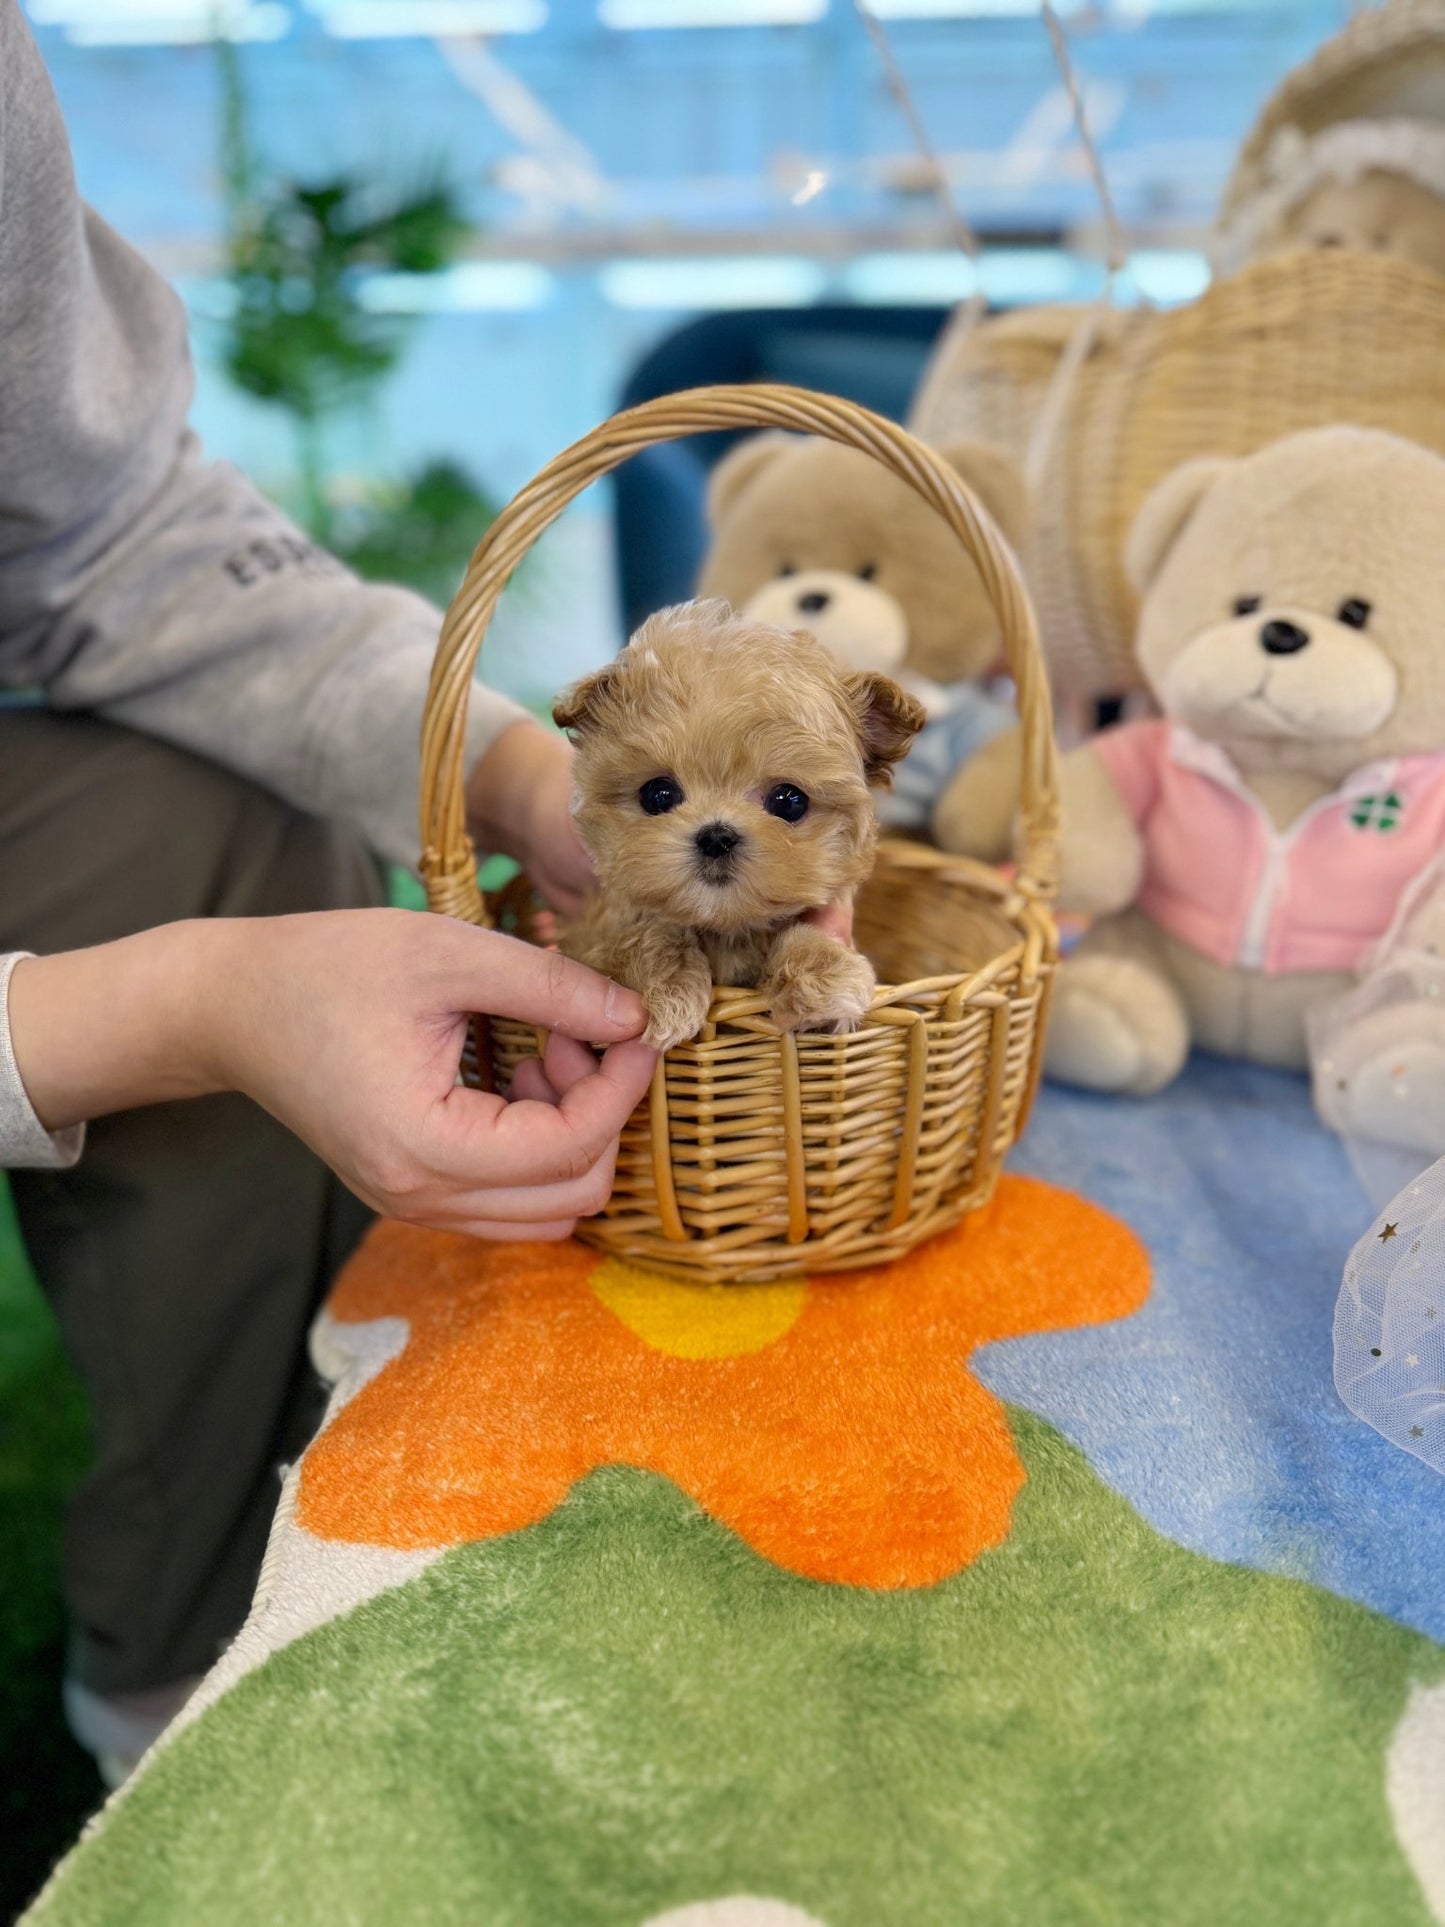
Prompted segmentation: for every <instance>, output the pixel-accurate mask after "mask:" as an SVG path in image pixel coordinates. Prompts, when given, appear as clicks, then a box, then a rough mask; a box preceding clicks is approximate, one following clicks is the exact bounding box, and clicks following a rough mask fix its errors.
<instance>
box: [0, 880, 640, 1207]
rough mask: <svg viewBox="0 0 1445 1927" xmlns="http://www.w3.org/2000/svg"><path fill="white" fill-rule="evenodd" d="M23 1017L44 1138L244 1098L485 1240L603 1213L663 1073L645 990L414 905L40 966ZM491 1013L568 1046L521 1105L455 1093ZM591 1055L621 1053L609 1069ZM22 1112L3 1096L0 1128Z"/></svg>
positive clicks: (139, 944)
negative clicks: (7, 1110) (479, 1025)
mask: <svg viewBox="0 0 1445 1927" xmlns="http://www.w3.org/2000/svg"><path fill="white" fill-rule="evenodd" d="M8 1008H9V1038H10V1042H9V1046H8V1048H9V1050H10V1052H11V1054H12V1056H11V1061H12V1065H13V1068H14V1070H15V1071H16V1072H18V1078H19V1081H20V1083H21V1085H22V1087H23V1093H24V1095H25V1098H26V1103H27V1105H28V1107H29V1110H30V1115H31V1118H32V1119H33V1124H34V1126H36V1127H38V1128H40V1129H41V1130H42V1131H46V1132H60V1131H64V1130H66V1129H68V1128H71V1127H74V1126H76V1125H78V1124H79V1123H81V1121H82V1120H84V1119H87V1118H92V1117H99V1116H102V1115H104V1114H106V1113H107V1112H111V1111H118V1110H129V1109H131V1108H133V1107H135V1106H137V1105H142V1104H153V1103H158V1102H161V1101H164V1100H167V1099H174V1098H186V1097H197V1096H202V1095H204V1094H205V1093H207V1092H212V1091H221V1090H236V1091H243V1092H245V1093H246V1094H247V1095H248V1096H249V1097H252V1098H254V1099H255V1100H256V1102H257V1103H259V1104H262V1105H264V1106H265V1108H266V1109H267V1110H269V1111H270V1112H271V1113H272V1114H273V1115H274V1116H275V1117H277V1118H279V1119H280V1120H281V1122H282V1123H283V1124H285V1125H287V1126H288V1127H289V1128H290V1129H291V1130H293V1131H294V1132H295V1133H296V1135H297V1136H298V1137H300V1138H303V1139H304V1140H305V1142H306V1143H308V1144H309V1145H310V1146H311V1148H312V1149H313V1150H314V1151H316V1152H317V1153H318V1155H320V1156H321V1157H322V1158H324V1159H325V1160H326V1162H327V1163H328V1164H329V1165H330V1166H331V1168H332V1169H333V1170H334V1171H335V1172H336V1173H337V1175H338V1176H339V1177H340V1178H341V1179H342V1180H343V1182H344V1183H346V1184H347V1185H348V1186H349V1187H350V1188H351V1189H352V1190H353V1191H355V1192H356V1193H357V1195H358V1196H359V1197H361V1198H362V1199H364V1200H365V1202H366V1203H368V1204H370V1205H372V1206H374V1207H375V1208H376V1209H377V1210H379V1211H383V1212H386V1213H387V1214H388V1215H390V1216H392V1217H397V1218H403V1219H406V1220H408V1221H411V1222H415V1223H424V1224H429V1225H436V1226H440V1227H442V1228H445V1229H451V1230H458V1231H465V1232H468V1233H470V1234H472V1235H473V1236H477V1237H496V1238H508V1237H510V1238H516V1237H526V1238H539V1237H547V1238H550V1237H563V1236H565V1235H566V1234H567V1233H568V1232H569V1231H570V1230H571V1228H572V1226H573V1224H574V1222H575V1221H576V1219H577V1218H579V1217H584V1216H587V1215H589V1214H590V1213H592V1212H594V1211H597V1210H599V1209H600V1208H601V1206H602V1205H603V1204H604V1203H605V1202H606V1199H607V1196H608V1193H609V1192H610V1190H611V1184H612V1170H613V1162H614V1159H615V1157H616V1151H617V1139H618V1134H619V1133H620V1131H621V1129H622V1127H623V1125H624V1124H625V1123H626V1121H627V1119H628V1117H629V1116H630V1115H631V1113H632V1110H633V1108H634V1106H635V1105H636V1104H637V1103H638V1101H639V1100H640V1099H641V1097H642V1095H643V1093H644V1092H645V1091H646V1089H647V1085H648V1081H649V1079H650V1077H651V1075H652V1069H653V1066H654V1064H655V1062H656V1058H655V1056H654V1054H653V1052H652V1051H650V1050H648V1049H647V1048H646V1047H645V1046H644V1045H643V1044H641V1043H639V1042H637V1041H635V1040H636V1039H637V1038H638V1036H639V1034H640V1032H641V1030H642V1027H643V1024H644V1022H645V1021H646V1018H645V1012H644V1011H643V1008H642V1004H641V1001H640V999H639V998H637V997H636V996H635V995H634V994H633V992H631V991H630V990H625V989H624V988H622V986H621V985H618V984H614V983H610V982H609V981H608V980H607V979H606V978H605V977H600V976H598V975H597V974H596V973H595V972H593V971H590V970H587V969H585V968H584V967H583V966H582V965H581V964H577V963H573V962H572V961H571V960H569V959H568V958H565V957H561V956H558V955H556V954H555V953H552V952H548V951H540V950H535V949H532V948H531V947H530V946H528V945H526V944H523V943H519V942H518V941H517V940H516V939H514V938H511V937H505V936H501V935H498V934H497V933H496V932H493V931H484V930H474V929H472V928H471V927H470V926H469V925H467V924H463V923H459V922H457V921H455V920H454V919H452V918H449V917H436V916H417V915H414V914H412V913H411V912H408V911H402V910H351V911H332V912H326V913H322V914H318V915H314V916H299V917H268V918H256V919H251V918H220V919H215V920H212V921H208V922H193V923H178V924H169V925H166V926H163V927H162V928H160V929H157V930H149V931H145V932H143V933H142V934H141V935H139V936H134V937H126V938H124V939H122V940H121V941H120V942H118V943H111V944H104V945H100V946H98V947H97V948H95V949H92V950H77V951H71V952H67V953H65V954H62V955H58V956H51V957H24V958H21V959H20V960H19V962H18V963H17V964H16V965H15V966H14V970H13V974H12V976H11V979H10V993H9V1000H8ZM472 1011H486V1012H491V1013H496V1014H502V1015H506V1016H510V1017H515V1018H518V1019H520V1020H521V1021H523V1022H526V1023H533V1024H537V1025H539V1026H541V1027H543V1028H544V1029H548V1030H550V1031H551V1032H552V1033H553V1035H552V1039H551V1043H550V1044H549V1046H548V1050H547V1055H546V1059H545V1062H544V1063H540V1064H539V1063H536V1062H531V1063H528V1064H524V1065H523V1066H522V1067H521V1068H520V1069H519V1071H518V1074H517V1078H516V1080H515V1083H514V1085H513V1090H512V1093H511V1097H512V1101H511V1102H507V1101H504V1100H503V1099H501V1098H498V1097H492V1096H487V1095H485V1094H483V1093H481V1092H479V1091H473V1090H468V1089H464V1088H463V1087H462V1086H460V1085H459V1084H458V1083H457V1071H458V1065H459V1062H460V1057H461V1050H462V1044H463V1041H464V1038H465V1033H466V1025H467V1014H468V1013H469V1012H472ZM3 1030H4V1026H3V1023H0V1036H3ZM589 1044H600V1045H604V1046H606V1047H607V1049H606V1052H605V1055H604V1056H603V1057H602V1058H601V1059H600V1061H599V1060H598V1059H596V1058H595V1057H594V1056H593V1054H592V1052H591V1051H590V1050H589V1049H588V1048H587V1046H588V1045H589ZM0 1054H3V1053H0ZM3 1104H4V1098H3V1083H0V1126H3V1122H4V1115H5V1114H4V1110H3ZM35 1161H41V1160H39V1159H37V1160H35Z"/></svg>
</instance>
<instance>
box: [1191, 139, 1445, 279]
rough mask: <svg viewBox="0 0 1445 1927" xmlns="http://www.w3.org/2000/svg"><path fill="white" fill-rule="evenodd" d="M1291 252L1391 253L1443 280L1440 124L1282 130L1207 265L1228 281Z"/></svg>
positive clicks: (1443, 144)
mask: <svg viewBox="0 0 1445 1927" xmlns="http://www.w3.org/2000/svg"><path fill="white" fill-rule="evenodd" d="M1291 247H1343V248H1356V249H1359V250H1362V251H1365V252H1369V253H1375V254H1393V255H1398V256H1400V258H1401V259H1403V260H1406V261H1414V262H1415V263H1416V264H1417V265H1418V266H1420V267H1424V268H1430V269H1432V270H1433V271H1434V272H1435V273H1436V274H1440V275H1445V125H1441V124H1435V123H1432V122H1430V121H1423V120H1422V121H1417V120H1405V119H1400V120H1347V121H1338V122H1336V123H1335V124H1334V125H1333V126H1330V127H1326V128H1323V129H1322V130H1321V131H1320V132H1319V133H1317V134H1314V135H1309V134H1306V133H1304V132H1303V131H1302V130H1301V129H1300V128H1298V127H1295V126H1292V125H1291V126H1285V127H1281V128H1280V129H1279V130H1278V132H1277V133H1276V134H1275V136H1274V138H1273V139H1272V140H1271V142H1270V144H1269V147H1268V148H1267V149H1266V151H1265V154H1264V156H1263V160H1262V164H1261V168H1260V179H1259V183H1258V185H1257V187H1256V189H1255V191H1254V193H1253V194H1252V196H1251V197H1250V198H1249V199H1248V200H1247V201H1245V202H1242V203H1241V204H1240V205H1239V206H1238V207H1237V208H1235V209H1234V210H1232V212H1231V214H1230V216H1229V218H1228V219H1227V220H1225V221H1224V222H1223V223H1222V224H1221V226H1220V229H1219V231H1218V234H1217V236H1216V240H1215V246H1214V260H1215V266H1216V267H1217V268H1219V269H1220V270H1221V272H1224V273H1230V272H1232V271H1233V270H1234V269H1236V268H1240V267H1243V266H1244V265H1245V264H1246V263H1247V262H1249V261H1257V260H1259V259H1261V258H1262V257H1263V256H1265V255H1267V254H1274V253H1278V252H1280V251H1281V250H1283V249H1285V248H1291Z"/></svg>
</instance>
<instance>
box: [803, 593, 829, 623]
mask: <svg viewBox="0 0 1445 1927" xmlns="http://www.w3.org/2000/svg"><path fill="white" fill-rule="evenodd" d="M831 601H832V597H831V596H830V595H829V594H828V591H827V590H826V589H809V591H808V593H807V594H806V595H800V596H799V597H798V611H799V613H800V614H801V615H805V616H820V615H822V613H823V611H824V610H825V609H826V608H827V606H828V604H829V603H830V602H831Z"/></svg>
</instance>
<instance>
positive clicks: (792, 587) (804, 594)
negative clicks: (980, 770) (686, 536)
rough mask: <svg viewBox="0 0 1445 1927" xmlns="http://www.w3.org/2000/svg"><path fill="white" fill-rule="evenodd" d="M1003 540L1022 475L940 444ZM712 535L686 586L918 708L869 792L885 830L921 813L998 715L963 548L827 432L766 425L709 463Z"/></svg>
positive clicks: (1019, 521) (967, 449)
mask: <svg viewBox="0 0 1445 1927" xmlns="http://www.w3.org/2000/svg"><path fill="white" fill-rule="evenodd" d="M942 453H943V455H944V457H945V458H946V459H947V460H948V461H949V462H951V463H952V465H953V466H954V467H955V468H956V469H957V470H958V472H959V474H960V475H962V476H963V478H964V480H965V481H966V482H968V483H969V485H970V486H971V487H972V489H973V491H974V493H975V495H977V497H978V498H979V500H980V501H982V503H983V505H984V506H985V508H987V509H988V510H989V512H990V513H991V514H992V516H993V518H994V520H995V521H996V522H997V523H998V525H999V527H1000V529H1001V530H1002V531H1003V533H1004V535H1005V536H1006V537H1007V538H1008V540H1009V541H1010V542H1011V543H1013V544H1014V546H1015V547H1016V548H1017V547H1021V546H1022V544H1023V540H1024V535H1025V530H1026V524H1027V508H1026V496H1025V491H1024V488H1023V484H1022V482H1021V481H1020V479H1019V477H1018V475H1017V473H1016V471H1015V470H1014V468H1013V466H1012V465H1011V464H1010V463H1009V461H1008V460H1007V459H1006V458H1005V457H1004V456H1002V455H1000V454H998V453H997V452H996V451H995V450H993V449H991V448H988V447H986V446H984V445H983V444H982V443H979V442H962V443H958V444H955V445H953V446H951V447H948V448H945V449H943V450H942ZM708 514H709V518H710V520H711V523H712V529H713V540H712V548H711V551H710V553H709V555H708V558H707V561H706V563H705V565H704V567H703V571H702V579H701V581H700V583H699V585H698V594H699V595H701V596H705V597H711V596H718V597H721V598H722V599H723V600H724V601H725V602H729V603H731V604H732V606H733V608H734V609H736V610H738V612H739V613H740V614H743V615H746V616H749V617H751V618H752V619H754V620H755V621H758V622H765V623H769V624H772V625H774V626H776V627H778V628H782V629H807V630H809V631H810V632H811V633H812V634H813V635H814V636H816V637H817V639H818V640H819V641H820V642H821V643H822V644H823V646H824V648H825V649H827V650H828V652H829V654H830V655H831V656H832V657H833V658H834V660H835V661H836V662H837V663H838V665H839V667H840V668H842V669H844V670H849V671H856V670H876V671H881V672H883V673H884V674H885V675H889V676H893V677H895V678H896V679H897V681H898V682H899V683H900V684H901V685H902V686H903V687H904V688H905V689H906V690H908V691H909V693H910V694H911V695H913V696H915V697H916V698H917V699H918V700H919V701H920V702H921V703H922V704H923V707H924V710H925V711H926V713H927V715H928V722H927V724H926V725H925V727H924V729H923V732H922V734H921V735H920V736H919V737H918V739H917V741H916V742H915V743H914V746H913V750H912V752H911V754H910V755H909V758H908V761H907V762H906V763H905V764H903V765H902V767H901V768H900V770H899V772H898V781H897V785H896V787H895V789H894V790H893V791H892V792H890V793H889V794H887V795H885V796H883V797H880V799H879V817H880V819H881V821H882V822H883V823H884V824H886V825H887V826H889V827H890V828H893V829H919V828H923V827H925V826H926V825H927V823H928V821H929V818H930V816H931V814H932V811H933V806H934V803H935V801H936V798H937V796H938V793H939V792H940V790H942V789H943V788H944V786H945V785H946V784H947V782H948V780H949V778H950V777H951V776H952V774H953V772H954V771H955V770H956V769H957V768H958V767H959V766H960V765H961V764H962V763H964V762H965V761H966V760H967V759H968V757H970V756H971V755H972V754H973V753H974V751H975V750H977V749H978V748H979V747H980V746H981V745H982V744H983V743H985V742H987V741H988V740H989V739H990V738H991V737H992V736H994V735H996V734H997V733H998V732H999V731H1000V730H1003V729H1006V728H1007V727H1008V725H1009V724H1010V723H1011V722H1012V720H1013V710H1012V708H1011V707H1010V706H1009V705H1008V704H1007V703H1006V702H1003V701H1000V700H999V699H998V698H997V697H995V696H993V695H992V694H990V692H989V690H988V689H987V687H986V684H985V680H984V679H985V678H986V677H987V675H988V673H989V671H990V670H991V669H992V668H993V666H994V665H995V663H996V662H997V660H998V657H999V652H1000V648H1001V639H1000V636H999V628H998V620H997V617H996V616H995V615H994V612H993V608H992V606H991V605H990V603H989V600H988V597H987V596H986V594H985V593H984V588H983V584H982V582H981V581H980V580H979V577H978V574H977V571H976V570H975V569H974V566H973V564H972V562H971V561H970V560H969V558H968V556H967V555H966V554H965V552H964V551H963V549H962V548H961V547H960V546H959V542H958V539H957V537H956V536H954V535H953V534H951V533H950V531H949V530H948V528H947V527H946V525H945V524H944V523H943V521H942V520H941V519H940V517H938V516H937V515H935V514H934V512H933V510H932V509H930V508H929V507H928V505H927V503H926V502H924V501H922V500H921V499H920V498H919V496H918V495H917V494H916V493H915V492H914V491H913V489H911V488H910V487H909V486H908V485H907V483H905V482H900V481H899V480H897V478H896V477H895V476H893V475H890V474H889V473H888V471H887V470H886V469H884V468H882V467H880V466H879V464H878V463H877V462H875V461H874V460H873V459H872V457H871V456H868V455H863V454H861V453H859V452H858V451H857V450H856V449H851V448H843V447H841V446H839V445H838V444H837V443H835V442H829V441H821V440H813V439H810V438H807V437H801V436H796V435H784V434H778V433H770V434H764V435H755V436H751V437H749V438H748V440H746V441H743V442H740V443H739V444H738V445H737V447H736V448H734V449H732V450H731V451H730V452H729V453H728V454H727V455H726V456H724V458H723V460H722V461H721V462H719V463H718V465H717V467H716V468H715V469H714V470H713V474H712V479H711V484H710V487H709V491H708Z"/></svg>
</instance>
